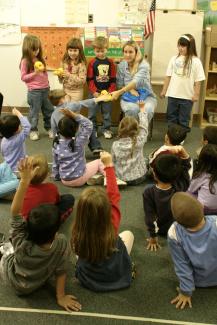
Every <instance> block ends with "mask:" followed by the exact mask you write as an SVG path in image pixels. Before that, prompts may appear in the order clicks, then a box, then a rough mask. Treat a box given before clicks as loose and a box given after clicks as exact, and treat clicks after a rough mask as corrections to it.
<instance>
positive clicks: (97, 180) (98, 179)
mask: <svg viewBox="0 0 217 325" xmlns="http://www.w3.org/2000/svg"><path fill="white" fill-rule="evenodd" d="M103 180H104V176H103V175H102V174H96V175H94V176H92V177H91V178H89V179H88V181H87V185H103Z"/></svg>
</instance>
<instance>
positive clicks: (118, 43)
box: [84, 26, 144, 58]
mask: <svg viewBox="0 0 217 325" xmlns="http://www.w3.org/2000/svg"><path fill="white" fill-rule="evenodd" d="M143 34H144V28H143V27H141V26H133V27H85V31H84V39H85V40H84V52H85V55H86V56H88V57H93V56H94V50H93V46H92V43H93V40H94V38H95V37H97V36H104V37H106V38H108V43H109V45H108V52H107V55H108V57H113V58H121V57H122V56H123V52H122V47H123V45H124V43H126V42H127V41H129V40H131V39H133V40H134V41H136V42H137V43H138V44H139V46H140V48H141V52H142V53H144V35H143Z"/></svg>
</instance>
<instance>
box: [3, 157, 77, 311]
mask: <svg viewBox="0 0 217 325" xmlns="http://www.w3.org/2000/svg"><path fill="white" fill-rule="evenodd" d="M37 168H38V167H36V168H35V169H34V168H33V166H32V164H31V162H30V161H29V160H28V159H24V160H23V161H21V162H20V164H19V172H20V184H19V186H18V189H17V192H16V194H15V196H14V199H13V203H12V206H11V214H12V221H11V228H12V230H11V242H12V246H13V247H10V250H11V249H12V252H9V247H8V246H9V245H8V244H7V246H6V245H5V246H6V247H7V248H8V250H5V251H4V254H3V256H2V258H1V263H0V273H1V276H2V278H3V280H4V282H6V283H7V284H9V285H11V286H12V287H13V288H14V289H15V291H16V293H17V294H18V295H28V294H30V293H32V292H34V291H35V290H37V289H38V288H40V287H42V286H43V285H45V283H46V282H48V281H49V280H52V279H53V278H55V280H56V297H57V303H58V304H59V305H60V306H61V307H63V308H64V309H66V310H67V311H72V310H76V311H78V310H80V309H81V305H80V304H79V303H78V302H77V301H76V300H75V299H76V298H75V297H74V296H71V295H66V294H65V282H66V271H67V269H68V263H69V258H70V249H69V247H68V243H67V239H66V237H65V236H64V235H63V234H58V233H57V231H58V230H59V226H60V215H59V211H58V208H57V207H56V206H55V205H53V204H41V205H40V206H38V207H36V208H34V209H32V210H31V212H30V214H29V218H28V220H27V221H25V220H23V218H22V216H21V208H22V205H23V199H24V195H25V192H26V190H27V188H28V186H29V184H30V181H31V179H32V177H34V174H35V171H36V169H37Z"/></svg>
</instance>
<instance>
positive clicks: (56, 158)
mask: <svg viewBox="0 0 217 325" xmlns="http://www.w3.org/2000/svg"><path fill="white" fill-rule="evenodd" d="M75 120H76V121H77V122H78V123H79V130H78V132H77V134H76V137H75V145H74V151H72V150H71V148H69V146H68V144H69V142H70V141H71V139H66V138H64V137H61V138H60V140H59V144H56V145H55V147H54V148H53V166H52V174H53V177H54V178H55V179H63V180H68V181H69V180H73V179H77V178H79V177H81V176H82V175H83V174H84V172H85V169H86V159H85V145H86V144H87V143H88V141H89V137H90V135H91V133H92V129H93V124H92V122H91V121H90V120H88V119H87V118H86V117H84V116H82V115H78V116H76V118H75Z"/></svg>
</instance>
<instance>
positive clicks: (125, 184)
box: [104, 177, 127, 187]
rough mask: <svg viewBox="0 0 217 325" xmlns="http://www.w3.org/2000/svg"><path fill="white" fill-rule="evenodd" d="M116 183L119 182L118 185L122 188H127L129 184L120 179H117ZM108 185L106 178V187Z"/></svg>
mask: <svg viewBox="0 0 217 325" xmlns="http://www.w3.org/2000/svg"><path fill="white" fill-rule="evenodd" d="M116 182H117V185H118V186H120V187H122V186H127V183H126V182H124V181H122V180H121V179H120V178H117V177H116ZM106 185H107V182H106V177H105V178H104V186H106Z"/></svg>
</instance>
